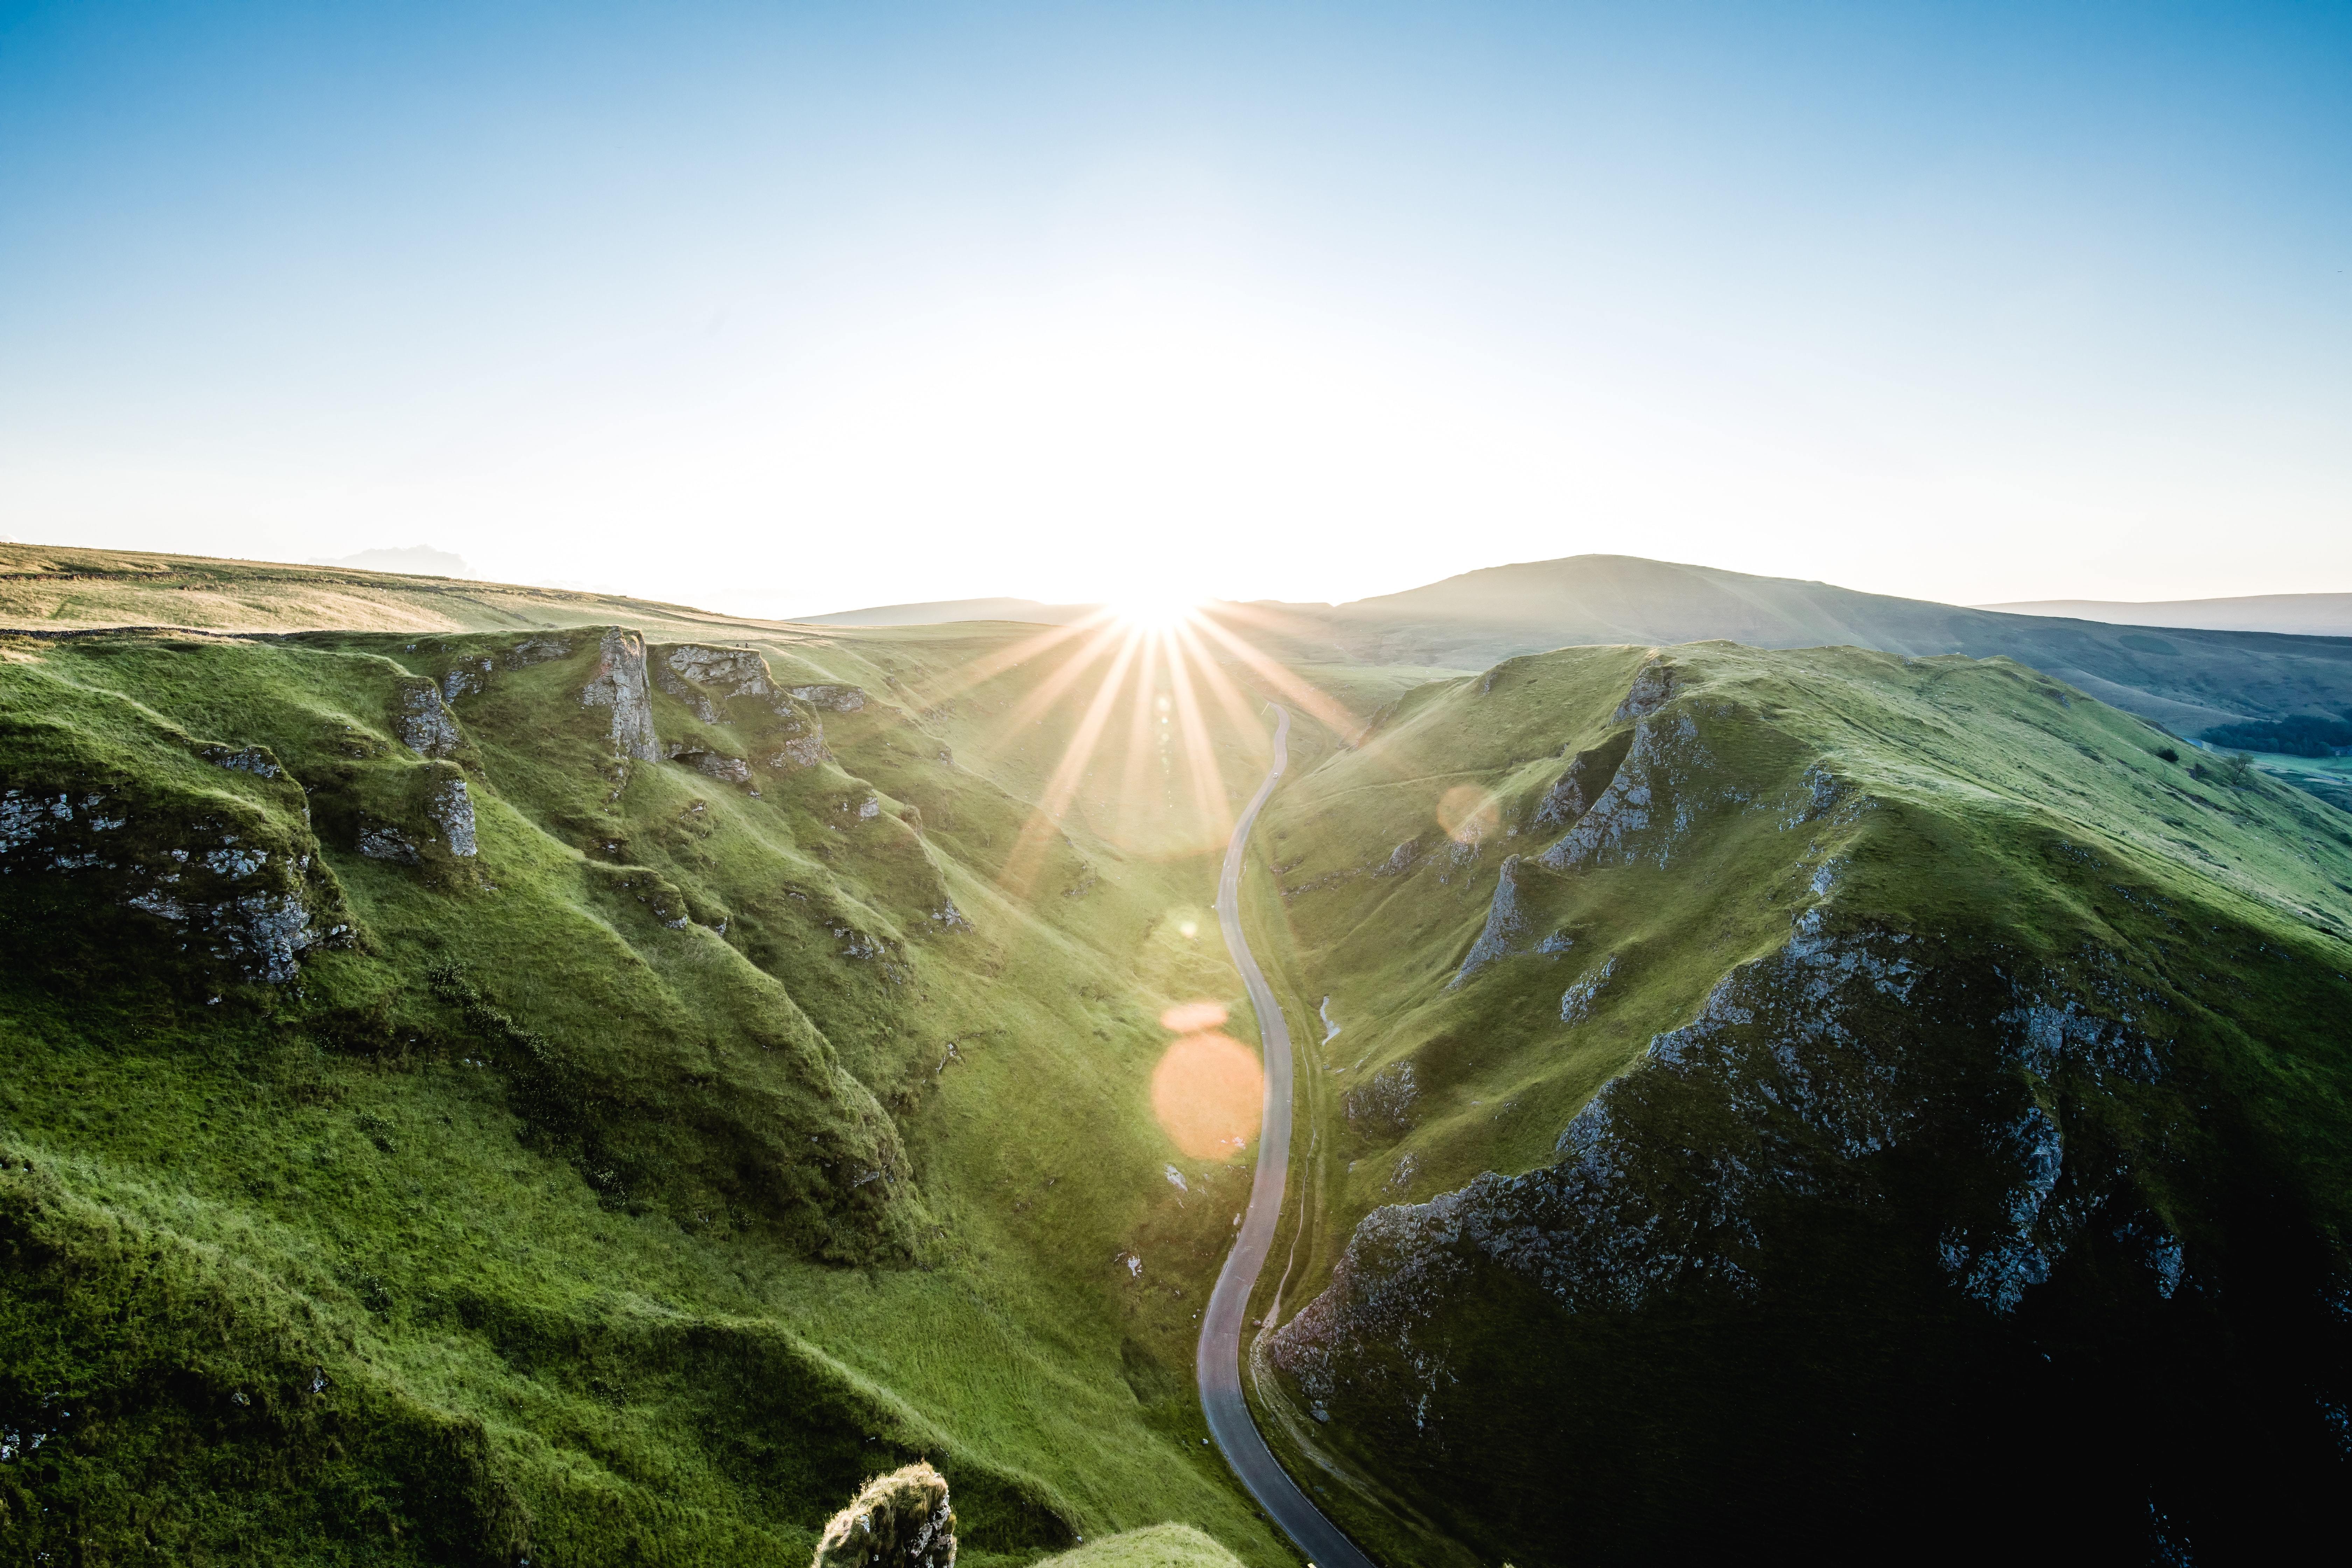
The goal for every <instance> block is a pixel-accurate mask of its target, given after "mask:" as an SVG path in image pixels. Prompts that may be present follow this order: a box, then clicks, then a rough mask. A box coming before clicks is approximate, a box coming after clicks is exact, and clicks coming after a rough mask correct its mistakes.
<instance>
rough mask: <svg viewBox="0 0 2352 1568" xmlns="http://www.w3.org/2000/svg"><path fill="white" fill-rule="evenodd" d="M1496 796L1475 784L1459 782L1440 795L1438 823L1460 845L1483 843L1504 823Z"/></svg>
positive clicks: (1447, 835)
mask: <svg viewBox="0 0 2352 1568" xmlns="http://www.w3.org/2000/svg"><path fill="white" fill-rule="evenodd" d="M1502 820H1503V813H1502V809H1501V807H1499V806H1497V805H1496V804H1495V797H1494V796H1493V795H1488V794H1487V793H1486V791H1485V790H1483V789H1480V788H1478V787H1477V786H1476V785H1475V784H1456V785H1454V787H1453V788H1452V789H1450V790H1447V791H1446V792H1445V793H1444V795H1441V796H1439V797H1438V802H1437V826H1440V827H1442V828H1444V829H1445V837H1448V838H1451V839H1452V840H1454V843H1456V844H1471V845H1475V844H1483V843H1485V842H1486V840H1487V839H1488V838H1491V837H1494V834H1495V829H1496V827H1498V826H1501V825H1502Z"/></svg>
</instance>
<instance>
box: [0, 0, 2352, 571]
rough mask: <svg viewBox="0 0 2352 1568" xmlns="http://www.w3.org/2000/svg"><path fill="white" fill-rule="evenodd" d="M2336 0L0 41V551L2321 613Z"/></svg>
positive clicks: (2334, 543)
mask: <svg viewBox="0 0 2352 1568" xmlns="http://www.w3.org/2000/svg"><path fill="white" fill-rule="evenodd" d="M2347 82H2352V5H2346V4H2343V3H2342V0H2335V3H2331V4H2315V5H2263V4H2260V3H2240V4H2231V5H2175V4H2165V3H2161V0H2137V3H2133V4H2116V5H2070V4H2063V3H2044V4H2035V5H2001V4H1997V3H1996V4H1967V5H1934V4H1916V3H1915V4H1905V3H1902V0H1876V3H1873V4H1864V5H1806V4H1776V5H1753V4H1738V5H1678V4H1673V3H1671V0H1668V3H1661V4H1646V5H1633V4H1617V5H1576V4H1550V5H1476V4H1469V3H1465V0H1448V3H1445V4H1432V5H1370V4H1366V5H1283V4H1277V3H1265V4H1252V5H1214V4H1183V5H1178V4H1164V5H1140V4H1138V5H1017V4H1000V5H920V4H904V5H894V4H877V3H867V4H860V5H702V4H695V3H692V0H667V3H664V4H660V5H593V4H584V3H580V0H570V3H565V4H560V5H557V4H549V5H531V4H495V3H488V4H485V3H476V4H467V5H433V4H427V3H415V4H404V5H369V4H365V3H351V4H339V5H331V6H322V5H285V6H273V5H238V4H234V3H216V4H208V5H112V4H105V3H102V0H92V3H85V4H77V5H21V4H10V3H8V0H0V537H5V538H8V539H14V540H16V541H20V542H41V543H56V544H93V545H107V546H113V547H119V548H127V549H145V550H170V551H181V552H198V553H205V554H217V555H231V556H239V557H247V558H259V559H279V560H298V561H299V560H306V559H311V558H317V557H327V556H336V555H342V554H347V553H351V552H357V551H361V550H364V549H370V548H384V547H396V546H405V545H414V544H429V545H433V546H436V547H438V548H440V549H443V550H449V551H454V552H458V553H460V554H462V555H463V556H464V557H465V558H466V559H467V562H468V563H470V564H471V566H472V567H473V569H474V570H475V571H476V572H477V573H478V574H481V575H484V576H488V577H493V578H498V579H502V580H509V581H521V582H555V583H562V584H569V585H578V586H594V587H599V588H607V589H615V590H620V591H625V592H629V593H634V594H639V595H646V596H651V597H656V598H663V599H670V600H677V601H682V602H686V603H692V604H698V605H706V606H709V607H712V608H717V609H723V610H729V611H733V612H736V613H742V614H755V615H791V614H794V613H816V612H821V611H824V610H833V609H842V608H847V607H850V606H854V605H871V604H884V603H898V602H907V601H915V600H927V599H938V598H953V597H965V596H975V595H1024V596H1028V597H1034V598H1040V599H1045V600H1049V601H1056V602H1063V601H1074V600H1088V601H1091V600H1097V599H1102V598H1113V599H1121V598H1133V597H1138V596H1157V595H1168V594H1181V595H1217V596H1222V597H1228V598H1283V599H1293V600H1328V601H1338V600H1343V599H1349V598H1354V597H1360V596H1362V595H1370V594H1376V593H1384V592H1391V591H1394V590H1397V589H1401V588H1404V587H1408V586H1412V585H1414V584H1420V583H1424V582H1429V581H1433V580H1434V579H1437V578H1440V577H1443V576H1446V575H1449V574H1453V573H1455V572H1460V571H1465V570H1469V569H1471V568H1475V567H1479V566H1486V565H1492V564H1496V563H1504V562H1510V561H1528V560H1545V559H1550V558H1553V557H1558V556H1563V555H1572V554H1578V553H1583V552H1612V553H1622V554H1633V555H1646V556H1653V557H1656V558H1660V559H1664V560H1673V561H1686V562H1696V563H1705V564H1709V565H1715V566H1722V567H1728V568H1732V569H1735V570H1738V571H1745V572H1756V573H1763V574H1772V575H1780V576H1793V577H1803V578H1818V579H1822V580H1825V581H1830V582H1835V583H1840V584H1845V585H1848V586H1853V587H1857V588H1864V589H1870V590H1874V591H1877V592H1884V593H1895V594H1905V595H1915V596H1918V597H1925V598H1937V599H1946V600H1951V601H1955V602H1960V603H1983V602H1990V601H1998V600H2008V599H2032V598H2052V597H2086V598H2123V599H2156V598H2172V597H2199V596H2210V595H2231V594H2254V593H2285V592H2305V591H2321V590H2328V591H2345V590H2352V272H2347V268H2352V90H2347V87H2346V84H2347Z"/></svg>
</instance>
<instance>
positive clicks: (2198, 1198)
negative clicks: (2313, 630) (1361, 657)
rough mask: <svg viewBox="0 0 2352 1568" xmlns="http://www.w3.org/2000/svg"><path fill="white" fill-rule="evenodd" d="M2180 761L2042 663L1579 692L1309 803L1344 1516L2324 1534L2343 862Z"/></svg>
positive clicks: (1290, 967) (1525, 1526) (1496, 675)
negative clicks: (1348, 1484)
mask: <svg viewBox="0 0 2352 1568" xmlns="http://www.w3.org/2000/svg"><path fill="white" fill-rule="evenodd" d="M2167 752H2168V748H2167V747H2166V745H2165V737H2164V736H2162V735H2161V734H2160V733H2158V731H2155V730H2153V729H2152V728H2150V727H2149V726H2147V724H2145V723H2143V722H2142V721H2139V720H2137V719H2135V718H2133V717H2131V716H2129V715H2126V714H2124V713H2121V712H2118V711H2116V710H2113V709H2110V708H2105V707H2103V706H2101V705H2098V704H2095V703H2091V702H2087V701H2084V700H2082V699H2081V698H2080V696H2079V695H2077V694H2075V693H2074V692H2071V691H2070V690H2068V689H2066V688H2064V687H2063V686H2061V685H2059V684H2058V683H2056V682H2054V681H2052V680H2050V679H2047V678H2045V677H2043V676H2041V675H2039V674H2037V673H2035V672H2034V671H2032V670H2030V669H2027V668H2023V667H2021V666H2019V665H2017V664H2013V663H2010V662H2008V661H2005V660H1992V661H1989V662H1973V661H1970V660H1968V659H1965V658H1951V657H1939V658H1901V657H1896V656H1891V655H1885V654H1879V653H1873V652H1864V651H1858V650H1853V649H1822V650H1813V651H1807V652H1798V653H1771V652H1758V651H1754V650H1750V649H1743V648H1738V647H1732V646H1729V645H1727V644H1706V645H1700V646H1685V647H1668V648H1664V649H1663V650H1651V649H1643V648H1639V647H1633V648H1623V647H1617V648H1609V647H1595V648H1577V649H1568V650H1563V651H1560V652H1557V653H1552V654H1546V655H1540V656H1536V657H1531V658H1516V659H1512V660H1509V661H1507V662H1506V663H1504V664H1501V665H1498V666H1496V668H1493V669H1491V670H1489V671H1487V672H1486V674H1485V675H1483V676H1479V677H1474V678H1465V679H1456V680H1452V681H1442V682H1435V683H1432V684H1430V685H1428V686H1425V687H1423V688H1421V689H1418V690H1416V691H1414V692H1412V693H1410V694H1409V695H1407V696H1406V697H1405V698H1404V699H1402V700H1401V701H1400V702H1399V703H1397V704H1396V705H1394V706H1393V707H1392V708H1391V710H1388V712H1387V714H1386V716H1385V717H1384V718H1383V719H1382V720H1381V722H1380V723H1378V724H1377V725H1376V726H1375V727H1374V729H1373V730H1372V731H1371V733H1370V735H1369V737H1367V738H1366V739H1365V741H1364V742H1363V743H1362V745H1361V747H1360V749H1358V750H1353V751H1349V750H1340V751H1337V752H1332V753H1330V754H1329V755H1328V757H1327V758H1326V759H1325V760H1323V761H1322V762H1321V763H1319V765H1317V766H1314V767H1313V768H1312V769H1311V770H1307V771H1305V772H1304V773H1303V776H1301V777H1299V778H1298V779H1297V782H1296V783H1295V784H1293V785H1291V786H1290V787H1289V788H1288V789H1286V791H1285V792H1284V793H1282V794H1281V795H1277V796H1276V800H1275V803H1274V805H1273V806H1272V807H1271V808H1270V809H1269V811H1268V813H1267V816H1266V820H1265V825H1264V826H1262V828H1261V833H1262V834H1263V836H1264V837H1263V841H1262V842H1263V847H1262V849H1261V859H1262V862H1263V864H1262V868H1261V872H1260V875H1259V879H1258V880H1257V882H1256V884H1255V899H1256V900H1257V902H1256V904H1255V912H1254V922H1255V930H1256V931H1259V932H1262V933H1263V934H1264V940H1265V947H1266V948H1269V949H1272V950H1273V951H1275V952H1280V953H1283V954H1285V955H1286V959H1285V962H1284V964H1283V967H1284V969H1285V970H1286V978H1287V983H1288V985H1289V987H1290V1005H1291V1006H1292V1007H1293V1009H1294V1016H1297V1017H1315V1016H1319V1017H1320V1019H1321V1021H1322V1024H1323V1028H1322V1029H1319V1030H1317V1031H1313V1032H1311V1033H1307V1034H1306V1038H1307V1040H1308V1041H1309V1042H1310V1043H1309V1044H1308V1045H1307V1047H1306V1049H1307V1058H1308V1059H1307V1060H1306V1061H1304V1062H1302V1064H1301V1069H1302V1070H1301V1077H1302V1079H1305V1080H1307V1081H1309V1082H1310V1083H1311V1084H1312V1085H1313V1086H1314V1087H1313V1088H1312V1089H1310V1094H1311V1095H1312V1096H1313V1100H1312V1105H1311V1109H1310V1110H1309V1111H1307V1112H1306V1113H1303V1114H1302V1122H1305V1121H1307V1120H1308V1119H1309V1118H1310V1117H1311V1121H1312V1124H1313V1126H1314V1127H1315V1129H1316V1145H1315V1146H1316V1152H1315V1153H1314V1154H1312V1155H1311V1156H1309V1161H1308V1169H1307V1181H1306V1184H1307V1187H1308V1189H1309V1191H1310V1192H1311V1193H1312V1194H1314V1196H1313V1199H1312V1205H1313V1209H1312V1213H1311V1215H1310V1220H1309V1223H1308V1224H1307V1226H1306V1228H1305V1229H1304V1230H1303V1232H1302V1233H1301V1238H1300V1242H1299V1247H1298V1250H1297V1253H1296V1254H1295V1255H1294V1260H1293V1263H1292V1265H1291V1267H1290V1268H1289V1270H1288V1279H1287V1281H1286V1285H1285V1287H1284V1289H1283V1294H1282V1297H1281V1305H1280V1306H1279V1308H1276V1306H1275V1305H1274V1304H1273V1303H1272V1302H1271V1301H1270V1300H1269V1299H1268V1298H1267V1297H1266V1296H1265V1295H1262V1296H1261V1297H1260V1298H1259V1300H1260V1302H1261V1304H1262V1307H1263V1310H1265V1311H1267V1312H1268V1313H1269V1320H1270V1321H1271V1322H1273V1323H1276V1324H1278V1328H1276V1329H1273V1330H1270V1331H1269V1333H1268V1335H1267V1337H1266V1338H1265V1339H1264V1340H1262V1341H1261V1342H1260V1343H1259V1352H1258V1356H1257V1359H1256V1361H1255V1365H1256V1366H1257V1367H1258V1369H1259V1371H1260V1373H1261V1379H1260V1384H1259V1392H1260V1393H1261V1394H1262V1395H1263V1396H1265V1399H1266V1400H1267V1409H1268V1413H1269V1416H1270V1417H1271V1418H1272V1420H1273V1421H1274V1422H1275V1424H1276V1426H1278V1427H1280V1428H1282V1429H1283V1430H1284V1431H1285V1433H1286V1439H1285V1440H1286V1442H1287V1443H1288V1445H1289V1446H1290V1447H1291V1450H1292V1452H1293V1453H1294V1454H1295V1455H1297V1456H1298V1457H1299V1458H1300V1465H1301V1468H1307V1469H1309V1470H1311V1469H1313V1468H1314V1467H1315V1460H1314V1458H1313V1456H1314V1455H1317V1454H1321V1455H1323V1456H1324V1457H1325V1458H1328V1460H1329V1461H1330V1462H1331V1463H1332V1464H1333V1465H1335V1466H1336V1467H1337V1468H1339V1470H1340V1471H1342V1472H1347V1473H1350V1474H1352V1475H1353V1476H1355V1477H1357V1478H1359V1479H1360V1486H1359V1487H1357V1488H1354V1489H1350V1488H1345V1487H1336V1486H1335V1487H1334V1489H1333V1490H1334V1492H1335V1493H1337V1494H1339V1495H1338V1496H1337V1497H1335V1499H1334V1506H1336V1507H1339V1509H1340V1510H1341V1512H1342V1516H1343V1517H1344V1518H1346V1519H1348V1520H1349V1521H1350V1522H1351V1523H1352V1525H1353V1526H1354V1527H1355V1528H1358V1529H1360V1530H1361V1531H1364V1532H1365V1533H1366V1534H1367V1536H1368V1537H1370V1538H1371V1539H1375V1540H1380V1541H1386V1542H1394V1543H1395V1552H1396V1554H1398V1555H1401V1556H1404V1557H1428V1558H1431V1559H1432V1560H1434V1559H1435V1558H1436V1557H1437V1556H1438V1555H1439V1553H1440V1552H1441V1550H1443V1549H1442V1548H1440V1547H1439V1546H1438V1545H1436V1544H1435V1543H1434V1542H1433V1541H1431V1540H1429V1539H1428V1538H1427V1537H1423V1538H1416V1537H1414V1536H1413V1535H1412V1531H1411V1530H1410V1529H1409V1528H1405V1529H1404V1533H1402V1534H1400V1533H1398V1531H1399V1530H1400V1529H1401V1528H1404V1527H1401V1526H1399V1525H1398V1523H1397V1522H1396V1521H1398V1520H1401V1519H1402V1520H1412V1519H1415V1518H1417V1519H1419V1520H1420V1521H1423V1529H1424V1530H1425V1531H1427V1532H1429V1535H1430V1536H1434V1537H1438V1538H1445V1539H1450V1540H1451V1541H1453V1542H1459V1543H1460V1544H1461V1545H1463V1546H1466V1547H1467V1548H1469V1550H1470V1552H1472V1553H1474V1554H1475V1556H1476V1557H1477V1558H1478V1559H1479V1560H1483V1561H1495V1560H1498V1559H1503V1558H1508V1559H1509V1560H1511V1561H1514V1562H1517V1563H1522V1564H1526V1563H1569V1562H1590V1561H1612V1562H1635V1561H1714V1560H1718V1559H1725V1560H1727V1559H1730V1558H1733V1557H1741V1556H1747V1555H1751V1554H1758V1555H1764V1556H1773V1555H1777V1554H1779V1553H1780V1552H1784V1551H1785V1552H1797V1551H1802V1552H1806V1553H1807V1554H1810V1555H1818V1556H1825V1557H1826V1558H1827V1559H1828V1560H1832V1561H1840V1560H1848V1559H1851V1558H1855V1557H1859V1556H1864V1555H1867V1556H1878V1555H1885V1556H1887V1557H1891V1558H1895V1559H1905V1558H1909V1557H1914V1556H1926V1557H1937V1558H1940V1557H1942V1556H1944V1555H1947V1554H1950V1553H1954V1552H1970V1553H1974V1552H1978V1551H1979V1550H1984V1551H1992V1550H1996V1549H1999V1548H2000V1543H2001V1542H2010V1541H2013V1540H2014V1539H2016V1538H2017V1537H2018V1536H2019V1535H2021V1534H2022V1535H2029V1536H2032V1538H2033V1539H2035V1540H2037V1541H2038V1542H2042V1549H2043V1550H2045V1551H2047V1552H2052V1553H2053V1554H2057V1553H2063V1554H2066V1555H2069V1556H2079V1557H2080V1558H2081V1559H2082V1560H2084V1561H2091V1562H2146V1561H2148V1560H2150V1559H2151V1557H2152V1556H2154V1557H2156V1558H2158V1560H2175V1561H2181V1560H2188V1556H2189V1554H2190V1553H2191V1552H2192V1549H2193V1555H2194V1559H2195V1560H2196V1561H2200V1562H2201V1561H2206V1560H2208V1557H2207V1554H2208V1552H2211V1554H2212V1560H2215V1561H2228V1560H2248V1561H2252V1560H2259V1559H2261V1558H2262V1557H2263V1555H2265V1554H2266V1553H2268V1552H2273V1551H2275V1550H2276V1549H2278V1548H2279V1547H2280V1546H2281V1545H2283V1543H2284V1542H2288V1541H2291V1540H2293V1539H2294V1534H2295V1532H2296V1531H2307V1530H2311V1529H2317V1528H2322V1527H2323V1526H2324V1522H2325V1521H2324V1515H2325V1510H2326V1504H2325V1503H2324V1502H2323V1501H2322V1500H2326V1499H2332V1498H2333V1497H2334V1496H2336V1495H2338V1493H2339V1492H2340V1489H2341V1486H2342V1481H2343V1470H2344V1465H2345V1462H2346V1452H2347V1450H2346V1447H2345V1443H2346V1438H2345V1433H2346V1431H2347V1429H2352V1428H2347V1426H2346V1420H2347V1418H2346V1416H2345V1414H2344V1412H2345V1411H2346V1409H2347V1400H2352V1318H2347V1314H2346V1311H2345V1308H2344V1303H2345V1302H2346V1301H2347V1300H2352V1253H2347V1249H2346V1246H2345V1241H2344V1237H2346V1235H2347V1226H2352V1207H2347V1193H2352V1049H2347V1044H2346V1039H2345V1035H2344V1032H2343V1028H2342V1020H2343V1019H2344V1018H2345V1017H2346V1016H2347V1012H2352V981H2347V979H2346V974H2347V971H2352V940H2347V938H2352V816H2346V815H2345V814H2343V813H2341V812H2338V811H2336V810H2335V809H2334V808H2332V807H2330V806H2327V805H2322V804H2320V803H2319V802H2317V801H2315V800H2313V799H2312V798H2310V797H2309V796H2307V795H2302V794H2299V793H2298V792H2295V791H2294V790H2290V789H2287V788H2284V787H2283V786H2281V785H2278V784H2273V783H2271V782H2269V781H2267V780H2265V779H2264V778H2263V775H2262V774H2260V773H2256V772H2253V771H2252V770H2250V769H2247V768H2246V767H2244V766H2243V765H2242V763H2221V762H2217V761H2216V760H2214V759H2211V758H2210V757H2202V756H2200V754H2199V753H2196V752H2190V753H2189V755H2188V756H2187V757H2185V758H2183V757H2179V756H2178V755H2177V752H2176V754H2175V755H2172V756H2168V755H2167V754H2166V753H2167ZM1303 1033H1304V1032H1303ZM1317 1035H1320V1036H1322V1037H1323V1038H1321V1039H1320V1040H1319V1041H1316V1040H1315V1039H1314V1037H1315V1036H1317ZM1279 1255H1280V1253H1279V1248H1277V1256H1279ZM1274 1283H1275V1282H1273V1281H1268V1284H1269V1285H1272V1284H1274ZM1382 1500H1385V1501H1387V1502H1388V1503H1390V1504H1391V1506H1390V1507H1389V1508H1387V1509H1386V1510H1381V1509H1380V1508H1377V1507H1374V1506H1373V1504H1374V1503H1375V1502H1376V1501H1382ZM2165 1552H2177V1553H2179V1555H2176V1556H2174V1557H2171V1558H2169V1559H2166V1558H2164V1557H2163V1553H2165Z"/></svg>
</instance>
